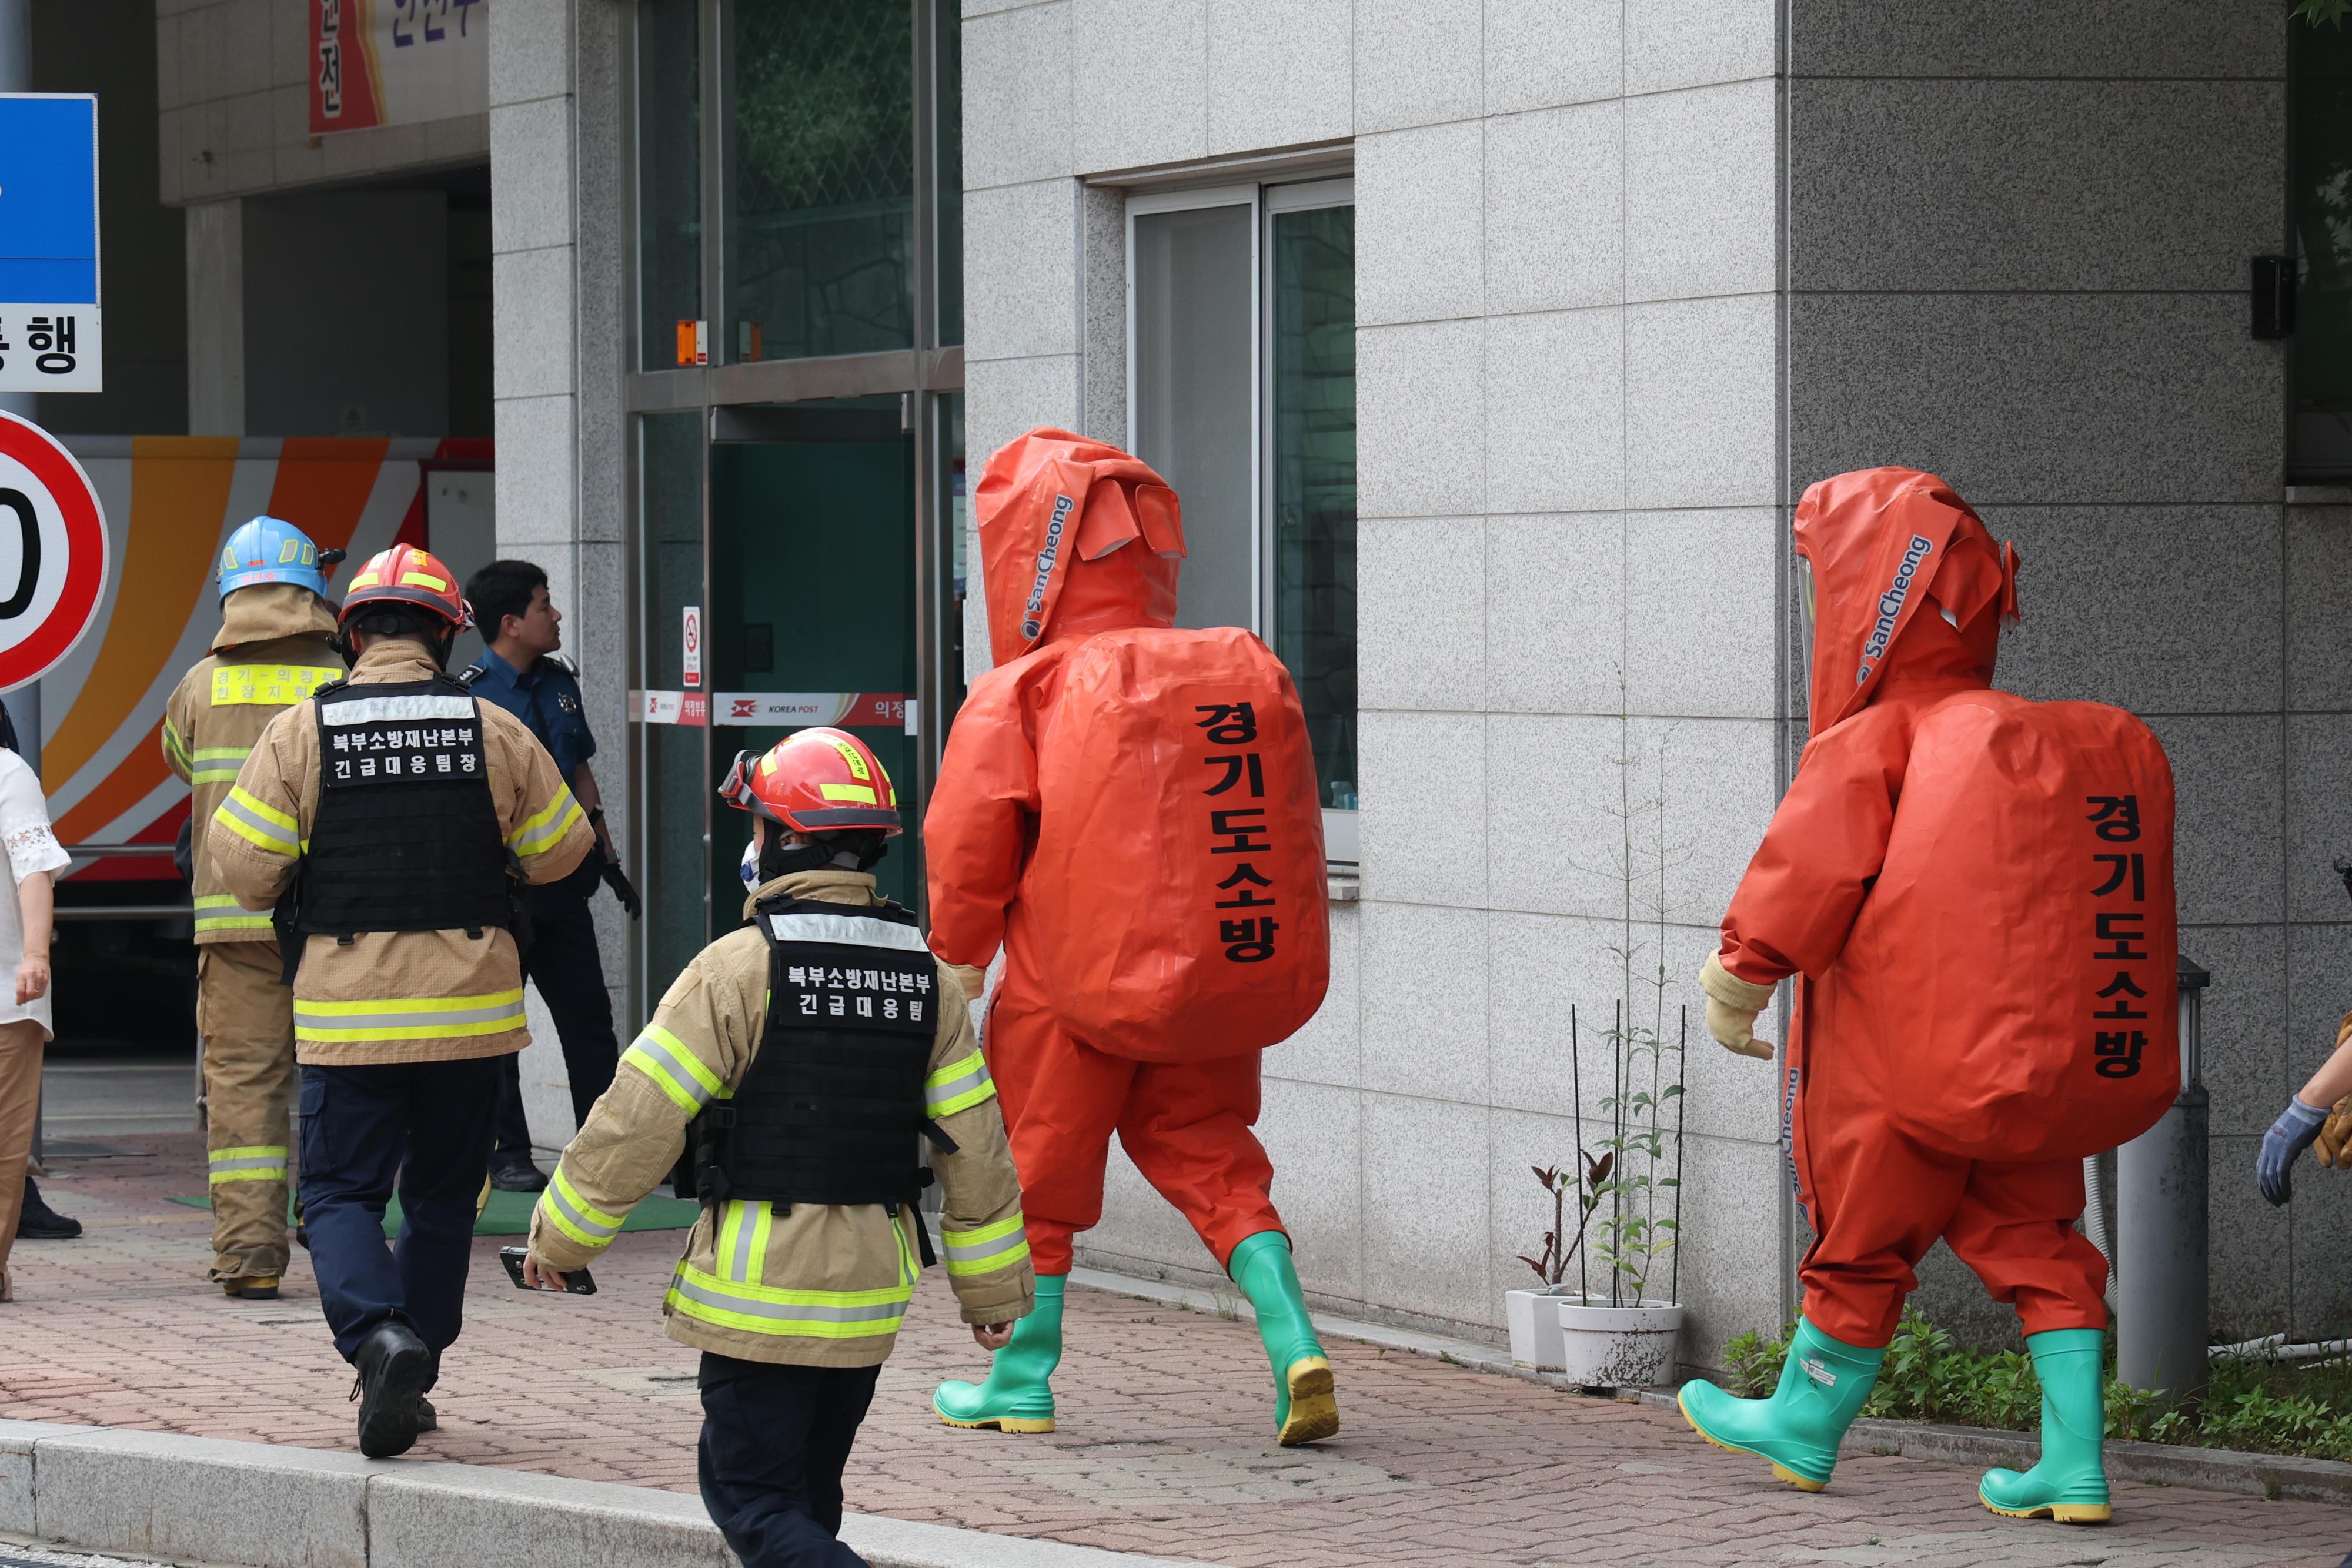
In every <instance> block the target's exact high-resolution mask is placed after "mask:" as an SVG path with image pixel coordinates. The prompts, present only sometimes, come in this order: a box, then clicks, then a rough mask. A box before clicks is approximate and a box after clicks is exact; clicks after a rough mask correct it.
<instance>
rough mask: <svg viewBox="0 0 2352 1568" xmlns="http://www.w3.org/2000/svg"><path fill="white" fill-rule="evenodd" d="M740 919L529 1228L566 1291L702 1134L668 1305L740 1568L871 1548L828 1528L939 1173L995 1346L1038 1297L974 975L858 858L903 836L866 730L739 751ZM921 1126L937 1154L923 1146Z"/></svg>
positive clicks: (631, 1064)
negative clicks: (932, 939) (962, 973)
mask: <svg viewBox="0 0 2352 1568" xmlns="http://www.w3.org/2000/svg"><path fill="white" fill-rule="evenodd" d="M719 794H720V796H721V797H722V798H723V799H725V800H727V802H728V803H729V804H730V805H732V806H734V807H736V808H737V809H739V810H745V811H749V812H750V813H751V817H752V820H753V829H752V835H751V847H750V848H749V850H748V851H747V852H745V854H744V856H743V884H744V888H745V894H746V896H745V898H744V903H743V915H744V918H745V919H746V920H747V921H749V922H750V923H751V924H749V925H745V926H744V927H742V928H741V929H740V930H737V931H734V932H731V933H730V934H729V935H727V936H722V937H720V938H719V940H718V941H716V942H714V943H712V944H711V945H710V946H708V947H706V948H704V949H703V950H702V952H701V953H700V954H699V955H698V956H696V957H695V959H694V961H693V962H692V963H690V964H688V966H687V967H686V970H685V972H684V973H683V974H681V975H679V976H678V977H677V981H676V983H674V984H673V985H672V986H671V987H670V988H669V992H668V994H667V996H665V997H663V998H662V1001H661V1006H660V1007H659V1008H658V1009H656V1011H655V1013H654V1017H653V1021H652V1022H651V1023H649V1024H647V1025H646V1029H645V1032H644V1033H642V1034H640V1035H639V1036H638V1037H637V1038H636V1040H635V1042H633V1043H632V1044H631V1045H630V1047H629V1049H628V1050H627V1051H625V1052H624V1053H623V1054H622V1057H621V1065H620V1071H618V1073H617V1074H616V1075H615V1076H614V1080H613V1087H612V1088H611V1090H609V1091H608V1092H606V1093H605V1095H604V1098H603V1099H602V1100H600V1101H598V1102H597V1103H596V1109H595V1110H594V1111H593V1113H591V1114H590V1116H589V1118H588V1124H587V1125H586V1126H584V1127H583V1128H582V1129H581V1130H580V1135H579V1136H578V1137H576V1138H574V1139H573V1140H572V1145H571V1146H570V1147H569V1148H567V1149H565V1150H564V1151H563V1157H562V1160H561V1161H560V1162H559V1163H558V1164H557V1166H556V1168H555V1176H554V1177H553V1178H552V1179H551V1181H550V1182H549V1184H548V1187H547V1190H546V1192H544V1193H543V1194H541V1197H540V1201H539V1208H538V1211H537V1212H536V1213H535V1214H534V1215H533V1216H532V1218H531V1227H530V1260H529V1261H528V1262H527V1263H526V1264H525V1266H524V1278H525V1280H526V1281H527V1282H530V1283H533V1284H538V1285H540V1286H541V1288H549V1289H560V1288H562V1277H563V1275H564V1274H565V1273H567V1272H568V1271H570V1270H576V1269H580V1268H583V1267H584V1266H585V1265H587V1264H588V1263H589V1262H590V1261H591V1260H593V1259H594V1258H596V1257H597V1256H598V1255H599V1254H600V1253H602V1252H603V1250H604V1248H605V1246H606V1245H607V1244H609V1243H610V1242H611V1241H612V1239H613V1238H614V1235H616V1234H617V1233H618V1232H619V1229H620V1228H621V1225H622V1222H623V1221H624V1220H625V1219H626V1218H627V1217H628V1214H629V1211H630V1209H631V1208H633V1207H635V1205H636V1204H637V1203H638V1202H639V1201H640V1200H641V1199H643V1198H644V1197H646V1194H647V1193H649V1192H651V1191H652V1190H653V1189H654V1187H655V1186H656V1184H658V1183H659V1182H661V1181H662V1180H664V1179H665V1178H666V1177H667V1176H668V1175H669V1173H670V1171H671V1170H672V1168H673V1167H674V1166H676V1165H677V1160H678V1156H679V1155H680V1154H681V1153H682V1152H685V1151H686V1150H687V1149H688V1146H689V1145H691V1149H692V1154H693V1168H694V1173H695V1186H696V1189H697V1191H698V1194H699V1196H700V1197H701V1199H702V1204H703V1211H702V1217H701V1218H700V1219H699V1220H698V1221H697V1222H696V1225H695V1228H694V1231H693V1233H692V1235H691V1236H689V1237H688V1240H687V1248H686V1256H685V1257H684V1258H683V1259H682V1260H680V1261H679V1263H678V1266H677V1273H676V1275H675V1276H674V1278H673V1281H672V1283H671V1287H670V1290H669V1292H668V1297H667V1302H666V1304H665V1307H664V1311H665V1312H666V1314H667V1317H668V1319H669V1334H670V1337H671V1338H672V1339H675V1340H677V1341H678V1342H680V1343H684V1344H688V1345H691V1346H693V1347H695V1348H696V1349H697V1350H699V1351H700V1352H701V1353H702V1365H701V1370H700V1374H699V1376H698V1379H697V1381H698V1384H699V1385H700V1387H701V1391H702V1408H703V1427H702V1440H701V1446H700V1453H701V1474H702V1497H703V1501H704V1503H705V1505H706V1506H707V1507H709V1510H710V1514H711V1519H712V1521H713V1522H715V1523H716V1524H717V1525H718V1526H719V1530H720V1531H721V1532H722V1533H723V1534H724V1535H725V1536H726V1537H727V1543H728V1544H729V1545H730V1546H731V1547H733V1548H734V1549H735V1551H736V1552H737V1553H738V1554H739V1555H740V1556H741V1558H742V1559H743V1561H744V1562H745V1563H748V1564H750V1565H751V1568H768V1565H770V1564H776V1563H817V1562H824V1563H835V1562H838V1563H855V1562H859V1561H862V1559H859V1558H858V1557H856V1554H855V1553H853V1552H850V1551H849V1550H848V1549H847V1548H846V1547H844V1546H842V1545H840V1544H839V1543H838V1542H836V1541H835V1539H834V1537H835V1534H836V1532H837V1531H839V1529H840V1526H841V1510H842V1490H841V1472H842V1467H843V1466H844V1464H845V1463H846V1462H847V1459H848V1457H849V1450H850V1445H851V1442H852V1440H853V1438H854V1437H855V1436H856V1430H857V1425H858V1423H859V1421H860V1420H862V1419H863V1418H864V1416H865V1414H866V1406H867V1405H868V1403H869V1402H870V1401H871V1400H872V1398H873V1395H874V1387H875V1384H876V1381H877V1377H878V1375H879V1374H880V1371H881V1366H882V1363H883V1362H884V1361H885V1360H887V1359H888V1357H889V1354H890V1349H891V1345H892V1343H893V1342H894V1340H895V1338H896V1335H897V1333H898V1324H899V1321H900V1318H901V1317H902V1316H903V1314H904V1313H905V1312H906V1310H907V1305H908V1301H910V1300H912V1298H913V1296H914V1291H915V1273H916V1262H917V1260H918V1259H919V1260H921V1262H922V1263H924V1264H929V1263H930V1262H931V1261H932V1252H931V1242H930V1239H929V1235H928V1234H927V1233H926V1231H925V1229H924V1226H923V1220H922V1216H921V1213H920V1211H919V1207H918V1199H919V1196H920V1193H921V1189H922V1188H923V1186H925V1185H927V1184H928V1182H929V1180H930V1178H931V1176H932V1175H934V1174H935V1175H936V1176H937V1177H938V1180H939V1181H940V1186H941V1187H942V1188H943V1189H944V1190H943V1197H944V1201H943V1203H942V1205H941V1207H940V1240H941V1242H942V1243H943V1244H944V1248H945V1251H946V1254H947V1270H948V1283H949V1284H950V1286H951V1287H952V1288H953V1290H954V1291H955V1294H956V1300H957V1302H958V1305H959V1306H960V1308H961V1315H962V1318H963V1321H964V1322H966V1323H968V1324H970V1325H971V1329H972V1336H973V1338H974V1339H976V1340H977V1341H978V1342H979V1343H980V1344H981V1345H982V1348H984V1349H990V1350H993V1349H996V1348H998V1347H1000V1346H1002V1345H1003V1344H1005V1343H1008V1342H1009V1341H1010V1339H1011V1337H1012V1325H1013V1320H1014V1319H1016V1318H1020V1317H1023V1316H1025V1315H1026V1314H1027V1313H1028V1312H1029V1310H1030V1307H1031V1305H1032V1302H1033V1301H1034V1291H1035V1281H1034V1275H1033V1272H1032V1270H1031V1266H1030V1261H1029V1244H1028V1238H1027V1235H1026V1233H1025V1232H1024V1228H1023V1226H1022V1218H1021V1184H1020V1180H1019V1178H1018V1176H1015V1174H1014V1172H1013V1156H1012V1154H1011V1151H1010V1150H1009V1149H1008V1148H1007V1146H1006V1142H1005V1134H1004V1120H1003V1116H1002V1115H1001V1114H1000V1113H999V1111H998V1107H997V1102H996V1087H995V1084H994V1082H992V1080H991V1079H990V1077H989V1073H988V1066H987V1063H986V1062H985V1061H983V1060H982V1056H981V1052H980V1047H979V1044H978V1043H977V1041H976V1040H974V1039H973V1036H972V1029H971V1017H970V1013H969V1010H968V1009H967V1008H966V1007H965V1005H964V996H963V991H962V989H961V987H960V986H959V985H958V984H957V982H956V979H955V977H954V974H953V971H952V970H951V969H950V967H949V966H948V965H947V964H945V963H943V962H941V961H940V960H939V959H937V958H934V957H933V956H931V954H930V952H929V949H928V948H927V947H926V946H925V945H924V941H923V934H922V930H921V928H920V927H919V925H917V924H916V922H915V917H914V915H912V914H911V913H909V912H908V911H907V910H905V909H901V908H900V907H898V905H897V904H892V903H891V902H890V901H889V900H888V899H887V898H884V897H882V896H881V895H880V894H877V893H876V892H875V887H874V878H873V876H872V875H871V874H870V868H871V867H872V866H873V865H874V864H875V863H876V862H878V861H879V860H881V858H882V857H883V855H884V853H885V852H887V842H888V841H889V840H890V839H891V838H893V837H895V836H896V835H897V834H898V832H899V831H900V829H901V821H900V818H899V814H898V794H897V792H896V791H895V790H894V789H893V788H892V787H891V783H890V775H889V773H888V771H887V769H885V768H883V766H882V761H881V758H877V756H875V754H874V752H873V751H872V749H871V748H869V747H867V746H866V743H865V742H864V741H861V740H859V739H858V738H857V737H855V736H853V735H850V734H848V733H846V732H845V731H843V730H838V729H804V730H802V731H800V732H798V733H797V734H795V735H793V736H792V737H789V738H787V739H785V740H783V741H782V742H781V743H779V744H778V745H776V746H775V747H772V748H770V749H769V750H768V751H766V752H764V753H761V752H751V751H746V752H744V753H743V754H742V755H740V757H738V758H736V759H735V765H734V768H732V769H731V770H730V772H729V774H728V776H727V781H726V783H725V784H724V785H723V786H722V787H721V788H720V789H719ZM919 1140H927V1141H928V1143H929V1147H930V1164H931V1170H930V1171H929V1172H926V1171H924V1170H923V1169H922V1168H921V1167H920V1166H919V1165H918V1163H917V1146H918V1143H919Z"/></svg>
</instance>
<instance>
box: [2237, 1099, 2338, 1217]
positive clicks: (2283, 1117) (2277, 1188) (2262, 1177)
mask: <svg viewBox="0 0 2352 1568" xmlns="http://www.w3.org/2000/svg"><path fill="white" fill-rule="evenodd" d="M2326 1124H2327V1108H2326V1106H2324V1105H2323V1106H2320V1107H2318V1108H2317V1109H2314V1108H2313V1107H2311V1106H2309V1105H2306V1104H2305V1103H2303V1099H2302V1097H2301V1096H2300V1095H2298V1096H2296V1097H2295V1098H2294V1099H2292V1100H2289V1101H2288V1102H2287V1103H2286V1109H2285V1110H2284V1111H2283V1112H2281V1113H2279V1119H2278V1120H2277V1121H2275V1122H2273V1123H2272V1124H2271V1130H2270V1131H2269V1132H2267V1133H2264V1134H2263V1147H2262V1152H2261V1153H2260V1154H2258V1155H2255V1156H2254V1180H2255V1181H2256V1182H2257V1183H2258V1184H2259V1185H2260V1186H2261V1187H2262V1189H2263V1197H2266V1198H2268V1199H2270V1201H2271V1203H2272V1204H2273V1206H2276V1205H2278V1204H2282V1203H2284V1202H2285V1201H2286V1200H2287V1199H2289V1198H2291V1197H2294V1182H2293V1181H2292V1180H2291V1179H2290V1178H2289V1176H2288V1175H2287V1172H2288V1170H2289V1168H2290V1167H2291V1166H2294V1161H2295V1156H2296V1155H2300V1154H2302V1153H2303V1151H2304V1150H2305V1149H2307V1148H2309V1147H2311V1145H2312V1140H2314V1139H2315V1138H2317V1137H2318V1136H2319V1129H2320V1128H2322V1127H2324V1126H2326Z"/></svg>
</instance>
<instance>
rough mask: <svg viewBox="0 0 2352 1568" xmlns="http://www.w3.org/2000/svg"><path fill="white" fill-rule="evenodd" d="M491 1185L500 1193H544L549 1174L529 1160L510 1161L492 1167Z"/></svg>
mask: <svg viewBox="0 0 2352 1568" xmlns="http://www.w3.org/2000/svg"><path fill="white" fill-rule="evenodd" d="M490 1185H491V1186H494V1187H496V1188H498V1189H499V1191H500V1192H544V1191H546V1190H547V1174H546V1173H545V1172H544V1171H542V1170H541V1169H540V1168H539V1167H538V1166H535V1165H533V1164H531V1163H530V1161H529V1160H523V1159H515V1160H509V1161H507V1162H506V1163H505V1164H504V1165H499V1166H491V1167H490Z"/></svg>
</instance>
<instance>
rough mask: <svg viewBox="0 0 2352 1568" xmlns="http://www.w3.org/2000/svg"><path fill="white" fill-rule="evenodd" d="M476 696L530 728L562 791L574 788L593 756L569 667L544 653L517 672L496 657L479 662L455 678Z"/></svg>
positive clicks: (489, 654) (488, 654)
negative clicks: (552, 761) (565, 787)
mask: <svg viewBox="0 0 2352 1568" xmlns="http://www.w3.org/2000/svg"><path fill="white" fill-rule="evenodd" d="M458 678H459V679H461V680H463V681H464V682H465V683H466V684H467V685H468V686H470V687H472V688H473V693H474V695H476V696H478V697H480V698H481V699H482V700H483V701H485V702H493V703H496V704H498V705H499V706H500V707H502V708H504V709H506V710H507V711H508V712H509V713H510V714H512V715H514V716H516V717H517V718H519V719H520V720H522V721H523V723H525V724H527V725H529V726H530V732H531V733H532V734H533V735H535V736H537V737H539V743H540V744H541V746H544V747H547V752H548V755H549V756H551V757H552V758H555V768H556V771H557V772H559V773H561V774H562V775H563V782H564V783H565V784H566V785H572V784H576V783H578V782H579V773H580V765H581V764H582V763H583V762H585V761H587V760H588V759H589V758H592V757H593V756H595V755H596V737H595V736H594V735H593V733H591V732H590V730H589V728H588V715H587V712H586V705H585V704H584V703H583V702H582V701H581V700H580V678H579V675H578V674H576V673H575V672H574V671H573V669H572V662H571V661H570V660H569V659H566V658H564V657H563V656H562V654H560V653H549V654H546V655H544V656H542V657H541V658H538V659H535V660H533V661H532V662H531V666H530V669H528V670H520V671H519V670H517V669H516V668H515V667H514V666H513V665H512V664H508V663H507V662H506V661H505V660H504V659H502V658H500V657H499V655H498V653H496V652H494V651H493V650H491V649H488V648H485V649H483V650H482V656H481V657H480V658H478V659H477V660H475V661H474V662H473V663H472V664H468V665H467V667H466V673H465V674H463V675H461V676H460V677H458Z"/></svg>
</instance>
